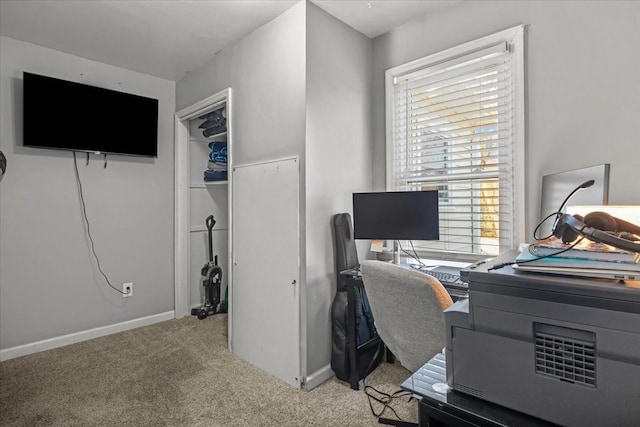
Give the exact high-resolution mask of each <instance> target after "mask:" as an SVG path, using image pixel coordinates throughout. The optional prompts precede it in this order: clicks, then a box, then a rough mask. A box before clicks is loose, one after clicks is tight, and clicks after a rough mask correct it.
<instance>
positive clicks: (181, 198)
mask: <svg viewBox="0 0 640 427" xmlns="http://www.w3.org/2000/svg"><path fill="white" fill-rule="evenodd" d="M222 105H225V106H226V109H227V167H228V169H229V171H231V167H232V165H233V125H232V118H231V116H232V114H231V112H232V111H233V107H232V103H231V88H227V89H224V90H222V91H220V92H218V93H216V94H214V95H211V96H209V97H207V98H205V99H202V100H200V101H198V102H196V103H195V104H193V105H191V106H189V107H187V108H184V109H182V110H180V111H178V112H177V113H176V114H175V119H174V122H175V159H174V164H175V169H174V173H175V176H174V182H175V185H174V197H175V201H174V204H175V211H174V240H175V241H174V289H175V303H174V315H175V318H176V319H180V318H182V317H184V316H189V315H191V308H190V303H189V300H190V298H189V292H190V287H189V259H190V248H189V228H190V224H189V221H190V216H189V215H190V200H189V188H190V182H189V120H191V119H193V118H195V117H198V116H200V115H202V114H204V113H206V112H208V111H210V110H213V109H214V108H215V107H218V106H222ZM228 175H229V178H228V183H227V185H228V189H227V190H228V191H227V194H228V200H227V203H228V209H229V212H228V215H229V229H228V230H229V231H228V233H229V235H228V242H227V245H228V246H227V248H228V260H229V262H228V265H227V266H226V271H225V274H227V277H228V279H227V286H228V288H229V291H228V292H229V301H230V300H231V294H232V292H233V287H232V286H231V284H232V281H233V278H232V269H231V259H232V257H231V254H232V253H233V251H232V247H231V245H232V242H233V239H232V237H233V236H232V235H231V233H232V221H233V215H232V204H231V196H232V193H233V183H232V178H231V176H232V174H231V173H229V174H228ZM223 269H224V266H223ZM228 309H229V316H228V319H229V326H228V329H229V331H228V332H229V333H228V343H229V345H230V343H231V338H232V336H231V331H232V328H231V319H232V314H231V304H228Z"/></svg>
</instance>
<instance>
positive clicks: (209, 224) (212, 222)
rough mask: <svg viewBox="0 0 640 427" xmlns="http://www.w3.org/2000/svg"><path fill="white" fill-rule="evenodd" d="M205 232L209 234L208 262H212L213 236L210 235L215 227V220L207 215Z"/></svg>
mask: <svg viewBox="0 0 640 427" xmlns="http://www.w3.org/2000/svg"><path fill="white" fill-rule="evenodd" d="M206 225H207V231H208V232H209V262H213V236H212V235H211V230H213V226H214V225H216V220H215V219H213V215H209V216H208V217H207V220H206Z"/></svg>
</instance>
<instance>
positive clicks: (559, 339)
mask: <svg viewBox="0 0 640 427" xmlns="http://www.w3.org/2000/svg"><path fill="white" fill-rule="evenodd" d="M533 326H534V333H535V352H536V355H535V357H536V372H537V373H539V374H543V375H547V376H550V377H553V378H557V379H560V380H562V381H566V382H570V383H572V384H583V385H586V386H590V387H595V386H596V342H595V334H594V333H593V332H588V331H581V330H577V329H570V328H563V327H560V326H554V325H547V324H544V323H534V325H533Z"/></svg>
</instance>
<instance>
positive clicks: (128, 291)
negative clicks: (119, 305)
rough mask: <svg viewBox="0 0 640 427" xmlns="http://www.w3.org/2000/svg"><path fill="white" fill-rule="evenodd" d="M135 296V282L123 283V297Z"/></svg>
mask: <svg viewBox="0 0 640 427" xmlns="http://www.w3.org/2000/svg"><path fill="white" fill-rule="evenodd" d="M132 296H133V283H123V284H122V297H123V298H129V297H132Z"/></svg>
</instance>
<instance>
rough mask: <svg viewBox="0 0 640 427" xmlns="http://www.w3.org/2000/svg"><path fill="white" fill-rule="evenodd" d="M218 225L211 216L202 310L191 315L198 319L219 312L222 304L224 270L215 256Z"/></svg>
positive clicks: (193, 309) (201, 289)
mask: <svg viewBox="0 0 640 427" xmlns="http://www.w3.org/2000/svg"><path fill="white" fill-rule="evenodd" d="M215 224H216V221H215V219H213V215H209V216H208V217H207V220H206V225H207V231H208V232H209V262H207V263H205V265H204V267H202V270H200V274H201V275H202V278H201V282H202V287H201V288H200V308H192V309H191V314H192V315H194V316H195V315H197V316H198V319H200V320H202V319H205V318H206V317H207V316H210V315H213V314H216V313H217V312H218V304H220V283H222V268H220V266H218V255H216V256H215V258H214V256H213V236H212V232H211V231H212V230H213V226H214V225H215Z"/></svg>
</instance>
